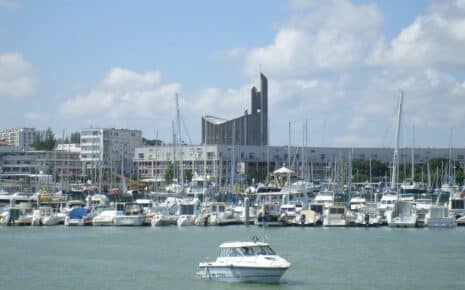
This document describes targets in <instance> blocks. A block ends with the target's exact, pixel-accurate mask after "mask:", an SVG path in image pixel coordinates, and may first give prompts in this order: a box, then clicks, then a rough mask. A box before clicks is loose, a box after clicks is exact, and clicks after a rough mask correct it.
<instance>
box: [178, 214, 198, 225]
mask: <svg viewBox="0 0 465 290" xmlns="http://www.w3.org/2000/svg"><path fill="white" fill-rule="evenodd" d="M176 223H177V225H178V227H186V226H194V225H195V217H194V216H192V215H182V216H180V217H179V218H178V220H177V222H176Z"/></svg>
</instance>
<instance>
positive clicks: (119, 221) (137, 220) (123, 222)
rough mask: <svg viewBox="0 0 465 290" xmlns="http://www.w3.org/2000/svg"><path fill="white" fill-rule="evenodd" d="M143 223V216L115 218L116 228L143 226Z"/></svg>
mask: <svg viewBox="0 0 465 290" xmlns="http://www.w3.org/2000/svg"><path fill="white" fill-rule="evenodd" d="M143 223H144V217H143V216H116V217H114V218H113V224H114V225H115V226H141V225H142V224H143Z"/></svg>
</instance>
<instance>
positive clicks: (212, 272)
mask: <svg viewBox="0 0 465 290" xmlns="http://www.w3.org/2000/svg"><path fill="white" fill-rule="evenodd" d="M286 270H287V268H259V267H234V266H200V272H199V273H198V274H199V275H200V277H202V278H203V279H207V280H215V281H224V282H250V283H270V284H276V283H280V281H281V277H282V276H283V275H284V273H285V272H286Z"/></svg>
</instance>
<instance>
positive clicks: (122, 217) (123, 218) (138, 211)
mask: <svg viewBox="0 0 465 290" xmlns="http://www.w3.org/2000/svg"><path fill="white" fill-rule="evenodd" d="M118 206H119V207H118ZM117 210H118V212H119V213H120V214H117V215H116V216H114V217H113V224H114V225H115V226H141V225H142V224H143V223H144V221H145V215H144V211H143V209H142V206H141V205H140V204H138V203H134V202H128V203H126V204H119V205H117Z"/></svg>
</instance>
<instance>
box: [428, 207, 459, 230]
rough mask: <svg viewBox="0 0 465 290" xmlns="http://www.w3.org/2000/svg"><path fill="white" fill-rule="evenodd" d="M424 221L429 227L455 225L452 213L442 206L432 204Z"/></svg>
mask: <svg viewBox="0 0 465 290" xmlns="http://www.w3.org/2000/svg"><path fill="white" fill-rule="evenodd" d="M425 223H426V225H427V226H428V227H430V228H453V227H456V226H457V222H456V220H455V216H454V215H449V210H448V208H447V207H444V206H433V207H431V209H430V212H429V213H428V214H427V215H426V217H425Z"/></svg>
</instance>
